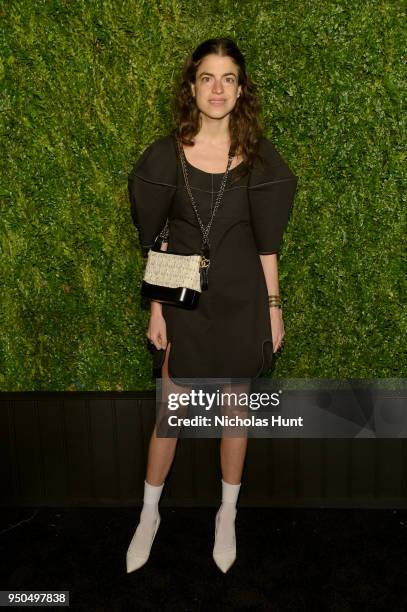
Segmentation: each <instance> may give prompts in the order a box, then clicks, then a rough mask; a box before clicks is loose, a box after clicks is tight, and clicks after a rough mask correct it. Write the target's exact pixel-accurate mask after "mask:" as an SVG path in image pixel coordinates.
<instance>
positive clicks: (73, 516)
mask: <svg viewBox="0 0 407 612" xmlns="http://www.w3.org/2000/svg"><path fill="white" fill-rule="evenodd" d="M216 510H217V508H213V509H212V508H176V509H172V508H166V507H161V508H160V513H161V525H160V528H159V530H158V532H157V536H156V539H155V541H154V544H153V548H152V552H151V555H150V559H149V561H148V562H147V564H146V565H145V566H144V567H143V568H141V569H139V570H137V571H135V572H133V573H131V574H127V573H126V567H125V555H126V550H127V546H128V544H129V541H130V539H131V537H132V535H133V533H134V529H135V527H136V525H137V522H138V516H139V512H140V509H139V508H135V509H128V508H124V509H117V508H115V509H99V508H77V509H68V508H61V509H55V508H39V509H36V508H33V509H30V508H16V509H11V508H7V509H5V508H2V509H0V520H1V523H0V571H1V583H0V590H9V589H16V590H52V589H60V590H69V591H70V609H71V610H87V611H88V612H93V611H95V610H106V611H108V612H113V611H122V610H157V611H158V610H174V611H183V610H203V611H206V610H210V611H211V612H213V611H215V610H273V611H275V612H278V611H285V610H293V611H296V612H297V611H302V610H305V611H307V612H308V611H311V612H313V611H314V610H315V611H319V610H321V611H324V610H333V611H341V612H342V611H348V610H352V611H353V610H357V611H362V610H368V611H369V612H370V611H372V610H383V611H386V612H398V611H400V612H401V611H403V612H404V611H405V610H407V545H406V544H407V510H332V509H287V510H285V509H280V508H278V509H264V508H262V509H256V508H238V514H237V519H236V535H237V560H236V562H235V564H234V565H233V566H232V568H231V569H230V570H229V572H228V573H227V574H226V575H224V574H222V573H221V572H220V570H219V569H218V568H217V567H216V565H215V563H214V561H213V559H212V548H213V537H214V518H215V514H216Z"/></svg>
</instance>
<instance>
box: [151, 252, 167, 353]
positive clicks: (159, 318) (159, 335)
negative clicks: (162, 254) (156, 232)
mask: <svg viewBox="0 0 407 612" xmlns="http://www.w3.org/2000/svg"><path fill="white" fill-rule="evenodd" d="M167 248H168V242H163V243H162V245H161V251H166V250H167ZM146 335H147V338H148V339H149V340H150V341H151V342H153V344H154V345H155V347H156V348H158V349H165V348H167V328H166V324H165V319H164V316H163V312H162V304H161V302H156V301H155V300H150V321H149V324H148V329H147V333H146Z"/></svg>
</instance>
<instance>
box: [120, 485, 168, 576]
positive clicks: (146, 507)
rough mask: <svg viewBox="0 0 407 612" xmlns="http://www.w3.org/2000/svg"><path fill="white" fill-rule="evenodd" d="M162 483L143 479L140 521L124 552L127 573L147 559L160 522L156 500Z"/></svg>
mask: <svg viewBox="0 0 407 612" xmlns="http://www.w3.org/2000/svg"><path fill="white" fill-rule="evenodd" d="M164 484H165V483H163V484H162V485H160V486H158V487H156V486H154V485H150V484H149V483H148V482H147V481H146V480H145V481H144V503H143V508H142V511H141V514H140V522H139V524H138V525H137V528H136V531H135V533H134V535H133V538H132V540H131V542H130V545H129V548H128V550H127V554H126V566H127V573H128V574H129V573H130V572H133V571H134V570H137V569H139V568H140V567H142V566H143V565H144V564H145V563H146V562H147V561H148V558H149V556H150V551H151V546H152V544H153V542H154V538H155V536H156V533H157V531H158V527H159V526H160V522H161V517H160V514H159V512H158V501H159V499H160V496H161V492H162V490H163V487H164Z"/></svg>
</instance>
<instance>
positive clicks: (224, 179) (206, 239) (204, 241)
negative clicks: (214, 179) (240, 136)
mask: <svg viewBox="0 0 407 612" xmlns="http://www.w3.org/2000/svg"><path fill="white" fill-rule="evenodd" d="M177 145H178V150H179V154H180V158H181V164H182V171H183V174H184V179H185V186H186V188H187V191H188V195H189V198H190V200H191V204H192V207H193V209H194V212H195V215H196V218H197V221H198V224H199V227H200V229H201V232H202V248H203V249H204V248H205V246H207V247H208V248H209V232H210V230H211V227H212V223H213V220H214V218H215V215H216V212H217V210H218V208H219V206H220V204H221V201H222V197H223V194H224V191H225V187H226V183H227V179H228V175H229V171H230V166H231V164H232V161H233V157H234V155H233V153H229V155H228V164H227V168H226V172H225V173H224V175H223V177H222V181H221V184H220V187H219V191H218V194H217V196H216V201H215V206H214V207H213V210H212V215H211V218H210V220H209V223H208V224H207V226H206V227H205V226H204V224H203V223H202V220H201V218H200V216H199V213H198V208H197V206H196V203H195V199H194V196H193V195H192V191H191V187H190V184H189V177H188V170H187V165H186V160H185V153H184V150H183V147H182V145H181V143H180V141H179V139H178V138H177Z"/></svg>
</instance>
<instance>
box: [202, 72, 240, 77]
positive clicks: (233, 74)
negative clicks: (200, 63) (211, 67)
mask: <svg viewBox="0 0 407 612" xmlns="http://www.w3.org/2000/svg"><path fill="white" fill-rule="evenodd" d="M204 74H207V75H208V76H215V75H214V74H212V72H201V74H199V75H198V76H200V77H201V76H203V75H204ZM229 74H231V75H232V76H236V74H235V73H234V72H225V73H224V74H222V76H223V77H224V76H228V75H229Z"/></svg>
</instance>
